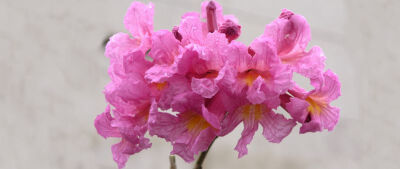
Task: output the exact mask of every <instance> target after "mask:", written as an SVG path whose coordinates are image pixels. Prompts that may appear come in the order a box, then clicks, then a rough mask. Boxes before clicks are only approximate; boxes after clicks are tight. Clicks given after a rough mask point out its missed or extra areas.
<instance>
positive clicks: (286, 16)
mask: <svg viewBox="0 0 400 169" xmlns="http://www.w3.org/2000/svg"><path fill="white" fill-rule="evenodd" d="M293 14H294V13H293V12H292V11H289V10H287V9H282V12H281V15H280V16H279V18H280V19H290V17H292V15H293Z"/></svg>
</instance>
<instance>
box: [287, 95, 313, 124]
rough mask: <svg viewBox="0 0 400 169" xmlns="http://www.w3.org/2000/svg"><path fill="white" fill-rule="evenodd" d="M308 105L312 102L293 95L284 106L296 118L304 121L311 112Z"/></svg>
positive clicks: (301, 121)
mask: <svg viewBox="0 0 400 169" xmlns="http://www.w3.org/2000/svg"><path fill="white" fill-rule="evenodd" d="M308 106H310V104H309V103H308V102H307V101H305V100H303V99H299V98H296V97H292V98H290V102H289V103H287V104H286V105H285V106H284V108H285V110H286V111H287V112H288V113H289V114H290V116H291V117H292V118H293V119H294V120H296V121H298V122H300V123H304V122H305V121H306V118H307V116H308V114H309V112H308V111H307V108H308Z"/></svg>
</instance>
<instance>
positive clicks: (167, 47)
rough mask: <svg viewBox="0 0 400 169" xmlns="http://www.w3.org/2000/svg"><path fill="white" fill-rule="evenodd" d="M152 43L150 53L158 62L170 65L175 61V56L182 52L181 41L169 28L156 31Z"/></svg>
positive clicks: (155, 61)
mask: <svg viewBox="0 0 400 169" xmlns="http://www.w3.org/2000/svg"><path fill="white" fill-rule="evenodd" d="M152 43H153V44H152V46H151V50H150V53H149V55H150V57H152V58H153V59H154V63H156V64H167V65H170V64H172V63H173V62H174V60H175V57H176V56H178V55H179V54H180V52H179V41H178V40H176V39H175V37H174V35H173V33H172V32H170V31H168V30H160V31H157V32H154V33H153V36H152Z"/></svg>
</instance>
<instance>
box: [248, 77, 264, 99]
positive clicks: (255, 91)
mask: <svg viewBox="0 0 400 169" xmlns="http://www.w3.org/2000/svg"><path fill="white" fill-rule="evenodd" d="M264 85H265V81H264V79H263V78H262V77H260V76H258V78H257V79H256V80H255V81H254V82H253V84H252V85H251V86H250V87H249V89H248V90H247V99H248V100H249V101H250V103H252V104H260V103H262V102H264V101H265V99H266V95H265V93H264V90H263V89H262V88H263V87H264Z"/></svg>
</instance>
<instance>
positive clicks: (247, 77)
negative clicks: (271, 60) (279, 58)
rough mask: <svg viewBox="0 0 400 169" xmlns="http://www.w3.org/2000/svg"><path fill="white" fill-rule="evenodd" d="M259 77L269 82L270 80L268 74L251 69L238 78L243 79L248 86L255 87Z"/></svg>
mask: <svg viewBox="0 0 400 169" xmlns="http://www.w3.org/2000/svg"><path fill="white" fill-rule="evenodd" d="M258 76H261V77H262V78H263V79H264V80H267V79H268V78H269V75H268V73H267V72H259V71H257V70H254V69H249V70H247V71H245V72H243V73H240V74H239V76H238V77H239V78H240V79H242V80H243V81H244V83H246V85H247V86H251V85H253V82H254V81H255V80H256V79H257V78H258Z"/></svg>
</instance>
